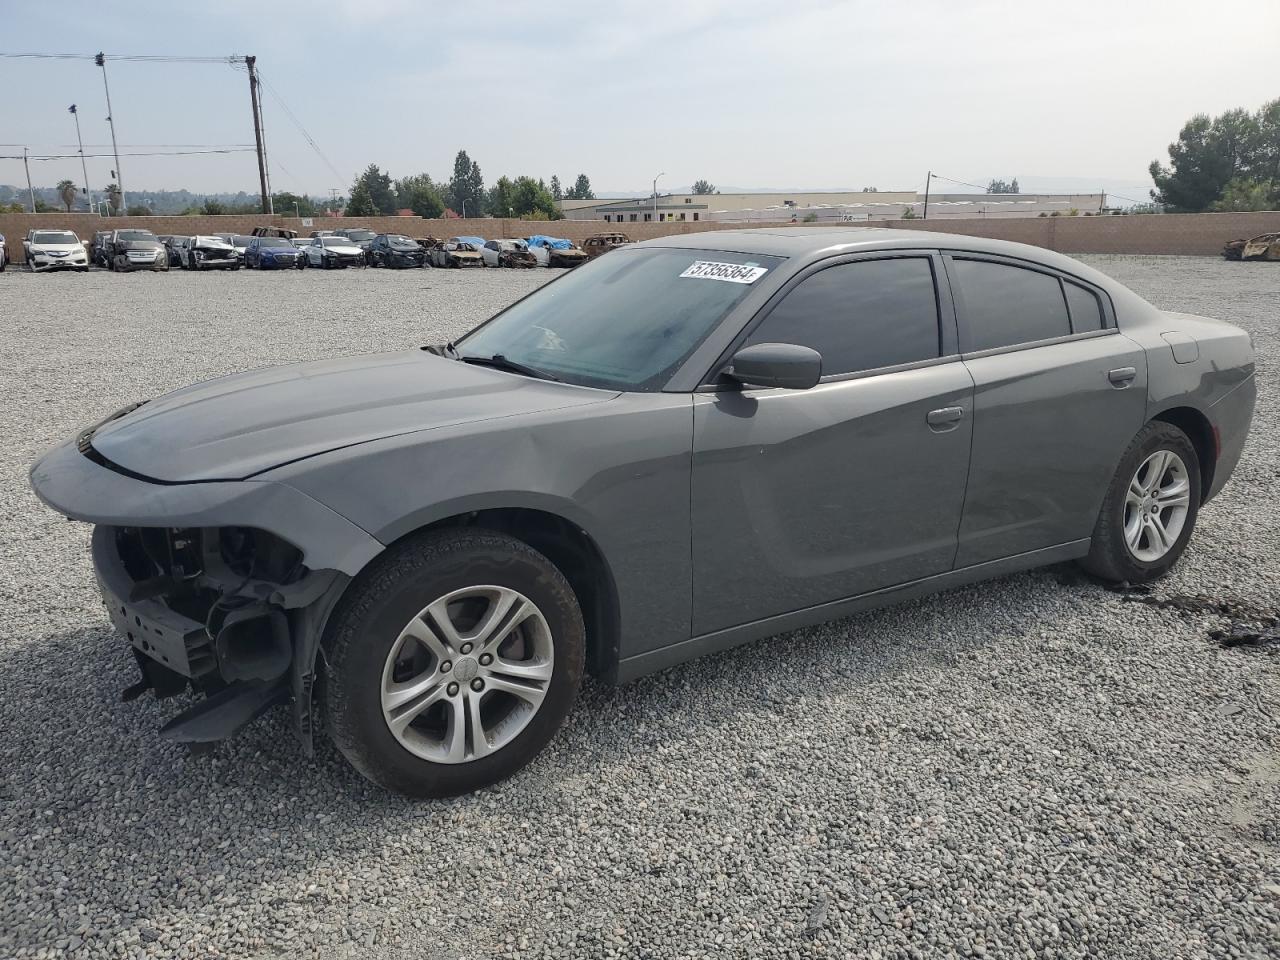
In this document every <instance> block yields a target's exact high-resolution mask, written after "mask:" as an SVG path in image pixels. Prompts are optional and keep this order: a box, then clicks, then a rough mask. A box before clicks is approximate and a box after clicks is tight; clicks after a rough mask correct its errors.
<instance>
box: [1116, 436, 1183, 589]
mask: <svg viewBox="0 0 1280 960" xmlns="http://www.w3.org/2000/svg"><path fill="white" fill-rule="evenodd" d="M1190 506H1191V480H1190V478H1189V476H1188V474H1187V465H1186V464H1185V463H1183V462H1182V458H1181V457H1180V456H1178V455H1177V454H1176V453H1174V452H1173V451H1172V450H1157V451H1155V452H1154V453H1153V454H1151V456H1149V457H1147V458H1146V459H1145V460H1143V461H1142V463H1141V464H1140V465H1139V466H1138V469H1137V471H1136V472H1135V473H1134V475H1133V477H1132V478H1131V479H1130V480H1129V489H1128V491H1127V492H1126V494H1125V501H1124V542H1125V545H1126V546H1128V548H1129V552H1130V553H1131V554H1133V556H1134V557H1135V558H1136V559H1138V560H1141V561H1143V562H1144V563H1154V562H1156V561H1157V560H1159V559H1160V558H1161V557H1163V556H1164V555H1165V554H1166V553H1168V552H1169V551H1170V550H1172V549H1173V545H1174V544H1175V543H1177V542H1178V537H1179V536H1180V535H1181V533H1182V528H1183V526H1184V525H1185V524H1186V522H1187V514H1188V512H1189V510H1190Z"/></svg>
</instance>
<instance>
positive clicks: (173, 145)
mask: <svg viewBox="0 0 1280 960" xmlns="http://www.w3.org/2000/svg"><path fill="white" fill-rule="evenodd" d="M29 146H31V144H30V143H0V147H29ZM36 146H37V147H53V148H55V149H64V148H65V149H70V148H71V147H76V146H79V145H78V144H75V143H37V144H36ZM85 146H86V147H98V148H104V149H105V148H106V147H109V146H111V144H109V143H86V144H85ZM125 147H127V148H129V149H131V150H139V149H155V148H161V147H163V148H165V149H175V150H176V149H187V148H201V149H211V148H216V149H225V148H227V147H250V148H252V147H253V144H252V143H126V144H125Z"/></svg>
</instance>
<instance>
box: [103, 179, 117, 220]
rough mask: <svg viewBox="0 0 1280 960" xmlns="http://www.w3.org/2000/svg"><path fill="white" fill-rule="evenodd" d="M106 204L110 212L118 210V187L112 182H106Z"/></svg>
mask: <svg viewBox="0 0 1280 960" xmlns="http://www.w3.org/2000/svg"><path fill="white" fill-rule="evenodd" d="M106 194H107V205H108V206H110V208H111V213H112V214H116V213H118V212H119V210H120V187H119V186H117V185H116V184H114V183H109V184H107V189H106Z"/></svg>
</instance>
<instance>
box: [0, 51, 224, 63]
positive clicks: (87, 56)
mask: <svg viewBox="0 0 1280 960" xmlns="http://www.w3.org/2000/svg"><path fill="white" fill-rule="evenodd" d="M94 56H95V55H94V54H92V53H0V58H4V59H8V60H92V59H94ZM105 56H106V57H107V59H108V60H128V61H131V62H134V63H231V62H232V61H234V60H236V59H239V58H237V57H235V56H230V57H181V56H168V55H164V54H126V53H109V54H106V55H105Z"/></svg>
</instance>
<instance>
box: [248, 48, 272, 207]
mask: <svg viewBox="0 0 1280 960" xmlns="http://www.w3.org/2000/svg"><path fill="white" fill-rule="evenodd" d="M257 62H258V58H257V57H245V58H244V65H245V66H246V67H247V68H248V70H249V100H250V102H251V103H252V104H253V139H254V140H255V141H256V142H257V144H258V183H259V185H260V186H261V187H262V212H263V213H271V212H272V210H271V194H270V193H269V192H268V191H267V157H266V153H265V152H264V151H263V149H262V112H261V111H260V110H259V109H258V70H257V67H256V64H257Z"/></svg>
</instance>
